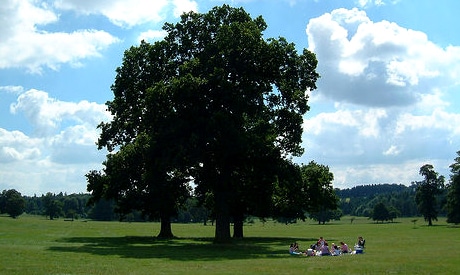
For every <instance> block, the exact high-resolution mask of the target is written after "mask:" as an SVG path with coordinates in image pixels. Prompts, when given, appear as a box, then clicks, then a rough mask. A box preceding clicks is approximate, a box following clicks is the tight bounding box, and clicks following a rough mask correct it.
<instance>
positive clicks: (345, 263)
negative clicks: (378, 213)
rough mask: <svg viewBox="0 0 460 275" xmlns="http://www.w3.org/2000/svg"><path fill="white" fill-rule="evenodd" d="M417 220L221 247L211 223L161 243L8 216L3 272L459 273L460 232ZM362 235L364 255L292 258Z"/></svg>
mask: <svg viewBox="0 0 460 275" xmlns="http://www.w3.org/2000/svg"><path fill="white" fill-rule="evenodd" d="M411 220H412V219H398V220H396V222H395V223H388V224H375V223H373V222H371V221H369V220H367V219H365V218H356V219H355V220H354V221H353V223H350V218H347V217H345V218H342V221H338V222H333V223H330V224H326V225H317V224H315V223H314V222H311V221H309V222H305V223H303V222H300V223H297V224H292V225H284V224H279V223H274V222H267V223H265V224H262V223H255V224H252V225H247V226H245V239H244V240H240V241H236V242H235V243H234V244H232V245H214V244H213V243H212V236H213V235H214V227H213V226H210V225H208V226H203V225H201V224H173V232H174V234H175V235H176V236H177V238H176V239H173V240H158V239H156V238H155V237H154V236H155V235H156V234H158V231H159V224H158V223H119V222H95V221H81V220H75V221H73V222H70V221H64V220H62V219H61V220H54V221H50V220H46V219H45V218H44V217H39V216H27V215H23V216H20V217H19V218H18V219H11V218H9V217H6V216H0V274H112V275H113V274H179V273H182V274H306V273H314V274H458V273H459V272H460V256H459V255H460V253H459V252H458V251H457V250H458V249H459V248H460V228H459V227H455V226H451V225H448V224H446V223H445V220H443V219H440V220H439V221H438V222H435V225H434V226H432V227H428V226H426V223H425V222H424V221H423V218H418V221H417V223H416V225H415V226H414V224H413V223H412V222H411ZM358 235H363V236H364V237H365V238H366V250H365V253H364V254H362V255H344V256H339V257H308V258H307V257H303V256H290V255H289V254H288V253H287V251H288V247H289V244H290V243H291V242H294V241H297V242H298V243H299V244H300V246H301V248H302V249H306V248H307V247H308V246H309V245H310V244H311V243H313V242H315V241H316V240H317V238H318V237H320V236H323V237H324V238H326V240H328V242H329V243H332V242H335V243H338V242H340V241H341V240H344V241H345V242H347V243H348V244H349V245H350V246H352V245H353V244H354V243H355V241H356V238H357V236H358Z"/></svg>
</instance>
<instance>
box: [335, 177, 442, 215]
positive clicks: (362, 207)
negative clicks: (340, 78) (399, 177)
mask: <svg viewBox="0 0 460 275" xmlns="http://www.w3.org/2000/svg"><path fill="white" fill-rule="evenodd" d="M416 187H417V183H412V184H411V185H410V186H405V185H402V184H372V185H360V186H356V187H353V188H349V189H342V190H341V189H335V192H336V194H337V196H338V197H339V198H340V204H339V205H340V206H339V207H340V209H341V211H342V215H351V216H364V217H370V216H372V211H373V209H374V206H375V205H376V204H377V203H380V202H381V203H383V204H384V205H385V206H386V207H387V208H388V209H389V210H390V211H395V213H396V217H414V216H419V215H420V214H419V213H418V210H417V204H416V203H415V191H416ZM446 196H447V191H446V190H443V191H442V192H441V194H439V195H437V198H436V199H437V201H438V202H439V205H440V207H439V208H438V209H437V210H438V213H439V216H446V214H447V213H446V210H445V209H444V205H445V204H446Z"/></svg>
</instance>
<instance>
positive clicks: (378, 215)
mask: <svg viewBox="0 0 460 275" xmlns="http://www.w3.org/2000/svg"><path fill="white" fill-rule="evenodd" d="M389 219H390V212H389V211H388V208H387V207H386V206H385V204H383V202H379V203H377V204H376V205H375V206H374V211H372V220H374V221H377V222H378V221H381V222H384V221H388V220H389Z"/></svg>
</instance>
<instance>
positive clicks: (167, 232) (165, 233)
mask: <svg viewBox="0 0 460 275" xmlns="http://www.w3.org/2000/svg"><path fill="white" fill-rule="evenodd" d="M173 237H174V235H173V233H172V229H171V218H170V217H169V216H163V215H162V216H161V220H160V234H158V238H162V239H171V238H173Z"/></svg>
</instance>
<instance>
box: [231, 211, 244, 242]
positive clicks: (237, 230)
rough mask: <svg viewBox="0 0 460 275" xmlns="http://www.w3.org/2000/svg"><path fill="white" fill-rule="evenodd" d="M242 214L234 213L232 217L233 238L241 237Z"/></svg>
mask: <svg viewBox="0 0 460 275" xmlns="http://www.w3.org/2000/svg"><path fill="white" fill-rule="evenodd" d="M243 219H244V218H243V215H240V214H236V215H235V216H234V217H233V238H235V239H242V238H243Z"/></svg>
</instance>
